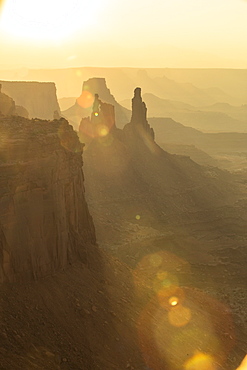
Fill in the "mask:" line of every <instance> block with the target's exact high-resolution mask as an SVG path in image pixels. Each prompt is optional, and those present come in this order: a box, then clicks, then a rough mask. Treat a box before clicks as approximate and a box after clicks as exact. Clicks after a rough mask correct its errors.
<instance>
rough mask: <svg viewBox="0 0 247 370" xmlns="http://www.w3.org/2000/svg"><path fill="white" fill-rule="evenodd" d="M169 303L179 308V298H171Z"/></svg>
mask: <svg viewBox="0 0 247 370" xmlns="http://www.w3.org/2000/svg"><path fill="white" fill-rule="evenodd" d="M169 303H170V305H171V306H177V304H178V298H177V297H171V298H170V299H169Z"/></svg>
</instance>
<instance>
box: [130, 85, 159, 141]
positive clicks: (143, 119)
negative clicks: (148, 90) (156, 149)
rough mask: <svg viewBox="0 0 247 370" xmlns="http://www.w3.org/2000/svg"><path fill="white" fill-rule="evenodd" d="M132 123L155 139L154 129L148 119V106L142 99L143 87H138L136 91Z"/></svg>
mask: <svg viewBox="0 0 247 370" xmlns="http://www.w3.org/2000/svg"><path fill="white" fill-rule="evenodd" d="M130 124H131V125H134V127H136V128H137V130H140V131H142V132H144V133H145V135H149V136H150V137H151V138H152V139H153V140H154V130H153V129H152V128H151V127H150V125H149V124H148V121H147V107H146V104H145V103H144V102H143V101H142V97H141V88H140V87H137V88H136V89H135V91H134V97H133V99H132V116H131V121H130Z"/></svg>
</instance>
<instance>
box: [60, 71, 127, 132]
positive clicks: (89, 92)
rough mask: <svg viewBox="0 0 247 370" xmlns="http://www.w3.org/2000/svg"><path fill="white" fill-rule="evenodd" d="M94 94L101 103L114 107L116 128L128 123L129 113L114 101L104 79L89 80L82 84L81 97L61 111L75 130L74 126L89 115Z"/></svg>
mask: <svg viewBox="0 0 247 370" xmlns="http://www.w3.org/2000/svg"><path fill="white" fill-rule="evenodd" d="M95 94H98V95H99V96H100V98H101V99H102V101H103V102H105V103H108V104H111V105H113V106H114V108H115V115H116V122H117V124H118V127H120V128H122V127H123V126H124V125H125V124H126V123H127V122H129V118H130V111H129V110H128V109H126V108H124V107H122V106H121V105H120V104H119V103H118V102H117V101H116V100H115V98H114V96H113V95H112V94H111V92H110V90H109V89H108V87H107V86H106V80H105V79H104V78H90V79H89V80H87V81H85V82H84V83H83V87H82V93H81V96H80V97H79V98H78V99H77V100H76V103H75V104H74V105H73V106H72V107H71V108H69V109H67V110H65V111H63V115H64V116H65V117H66V118H68V119H69V120H70V122H71V124H73V125H74V128H75V129H77V128H78V127H75V126H76V125H79V124H80V122H81V119H82V118H86V117H88V116H89V115H90V114H91V110H92V105H93V101H94V96H95Z"/></svg>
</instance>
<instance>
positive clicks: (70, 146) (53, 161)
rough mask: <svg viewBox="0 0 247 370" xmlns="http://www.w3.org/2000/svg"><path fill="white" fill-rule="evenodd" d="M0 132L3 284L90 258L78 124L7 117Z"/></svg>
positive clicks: (90, 236) (0, 278)
mask: <svg viewBox="0 0 247 370" xmlns="http://www.w3.org/2000/svg"><path fill="white" fill-rule="evenodd" d="M0 133H1V134H0V138H1V145H0V168H1V176H0V191H1V198H0V246H1V247H0V282H3V281H5V280H15V279H19V278H22V277H24V276H29V277H34V278H37V277H40V276H44V275H47V274H51V273H53V272H55V271H57V270H58V269H61V268H64V267H65V266H66V265H67V264H68V263H69V262H71V261H73V260H74V259H76V258H82V259H84V260H85V259H86V257H85V256H86V253H87V252H86V248H87V247H89V246H90V244H92V243H95V233H94V226H93V222H92V218H91V216H90V214H89V212H88V208H87V204H86V202H85V199H84V185H83V181H84V180H83V173H82V156H81V153H82V147H83V146H82V144H80V142H79V140H78V137H77V135H76V133H75V132H74V131H73V129H72V127H71V126H69V124H68V123H67V121H65V120H64V119H61V120H57V121H53V122H48V121H40V120H27V119H24V118H20V117H1V118H0Z"/></svg>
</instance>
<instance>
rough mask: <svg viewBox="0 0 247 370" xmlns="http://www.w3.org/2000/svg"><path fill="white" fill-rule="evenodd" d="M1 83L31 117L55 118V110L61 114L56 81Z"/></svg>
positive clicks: (4, 90) (6, 92)
mask: <svg viewBox="0 0 247 370" xmlns="http://www.w3.org/2000/svg"><path fill="white" fill-rule="evenodd" d="M0 84H2V92H3V93H5V94H7V95H9V96H10V97H11V98H12V99H14V101H15V103H16V104H17V105H21V106H23V107H24V108H25V109H26V110H27V111H28V113H29V118H42V119H53V114H54V111H55V110H56V111H58V113H59V114H60V108H59V105H58V101H57V95H56V86H55V84H54V83H52V82H26V81H0Z"/></svg>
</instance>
